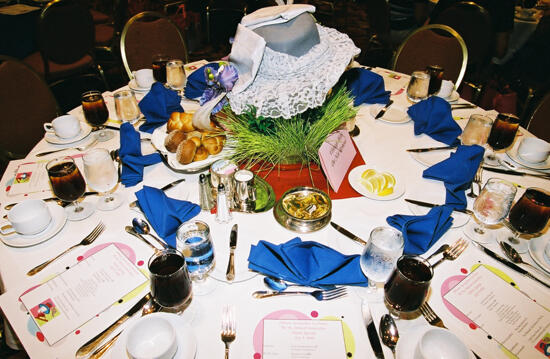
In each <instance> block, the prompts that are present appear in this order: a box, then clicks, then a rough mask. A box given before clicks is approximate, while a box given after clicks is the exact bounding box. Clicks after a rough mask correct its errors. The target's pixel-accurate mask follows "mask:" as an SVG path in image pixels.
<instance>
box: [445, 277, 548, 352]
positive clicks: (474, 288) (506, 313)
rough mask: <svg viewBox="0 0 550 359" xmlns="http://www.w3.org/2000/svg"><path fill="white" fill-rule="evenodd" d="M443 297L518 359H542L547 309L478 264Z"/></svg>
mask: <svg viewBox="0 0 550 359" xmlns="http://www.w3.org/2000/svg"><path fill="white" fill-rule="evenodd" d="M444 298H445V299H446V300H448V301H449V302H450V303H451V304H452V305H454V306H455V307H456V308H457V309H458V310H460V311H461V312H462V313H464V315H466V316H467V317H468V318H470V320H472V321H473V322H474V323H475V324H476V325H477V326H478V327H480V328H481V329H483V330H484V331H485V332H487V333H488V334H489V335H491V336H492V337H493V339H494V340H496V341H497V342H499V343H500V344H501V345H502V346H503V347H505V348H506V349H507V350H508V351H510V352H511V353H513V354H514V355H516V356H517V357H518V358H531V359H532V358H546V357H547V355H545V351H546V346H547V344H546V343H547V342H548V339H549V338H550V334H549V333H550V312H549V311H548V310H547V309H546V308H544V307H543V306H541V305H540V304H538V303H536V302H534V301H533V300H532V299H530V298H529V297H527V296H526V295H525V294H523V293H522V292H520V291H519V290H517V289H515V288H514V287H512V286H511V285H510V284H509V283H507V282H506V281H504V280H503V279H501V278H500V277H498V276H497V275H496V274H494V273H493V272H491V271H490V270H488V269H487V268H486V267H485V266H479V267H478V268H477V269H475V270H474V271H473V272H472V273H470V274H469V275H468V276H467V277H466V278H465V279H464V280H462V281H461V282H460V283H459V284H458V285H456V286H455V287H454V288H453V289H451V290H450V291H449V292H447V294H445V296H444Z"/></svg>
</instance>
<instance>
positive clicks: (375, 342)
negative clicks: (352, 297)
mask: <svg viewBox="0 0 550 359" xmlns="http://www.w3.org/2000/svg"><path fill="white" fill-rule="evenodd" d="M361 311H362V313H363V321H364V322H365V327H366V328H367V335H368V336H369V341H370V346H371V347H372V351H373V352H374V356H376V358H377V359H384V352H383V351H382V344H380V337H378V332H377V331H376V326H375V325H374V321H373V320H372V313H371V311H370V308H369V305H368V303H367V302H366V301H363V304H362V305H361Z"/></svg>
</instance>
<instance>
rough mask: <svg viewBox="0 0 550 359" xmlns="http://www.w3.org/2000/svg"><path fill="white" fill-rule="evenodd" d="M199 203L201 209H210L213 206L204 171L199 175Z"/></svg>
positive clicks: (210, 189)
mask: <svg viewBox="0 0 550 359" xmlns="http://www.w3.org/2000/svg"><path fill="white" fill-rule="evenodd" d="M199 204H200V206H201V209H202V210H203V211H210V210H211V209H212V208H213V207H214V199H213V198H212V188H211V187H210V182H209V181H208V178H206V176H205V175H204V173H201V174H200V176H199Z"/></svg>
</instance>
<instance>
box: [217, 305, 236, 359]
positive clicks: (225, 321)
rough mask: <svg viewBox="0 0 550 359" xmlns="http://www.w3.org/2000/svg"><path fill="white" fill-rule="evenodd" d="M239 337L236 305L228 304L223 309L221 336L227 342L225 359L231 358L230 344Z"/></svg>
mask: <svg viewBox="0 0 550 359" xmlns="http://www.w3.org/2000/svg"><path fill="white" fill-rule="evenodd" d="M236 337H237V324H236V322H235V307H234V306H232V305H226V306H225V307H224V308H223V310H222V329H221V338H222V342H223V343H224V344H225V359H229V345H231V343H233V342H234V341H235V338H236Z"/></svg>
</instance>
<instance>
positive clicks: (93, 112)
mask: <svg viewBox="0 0 550 359" xmlns="http://www.w3.org/2000/svg"><path fill="white" fill-rule="evenodd" d="M82 111H84V117H85V118H86V121H87V122H88V123H89V124H90V125H92V126H95V127H98V126H101V125H103V124H104V123H105V122H107V119H108V118H109V110H108V109H107V105H106V104H105V101H104V100H103V96H102V95H101V92H99V91H88V92H85V93H84V94H82Z"/></svg>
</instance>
